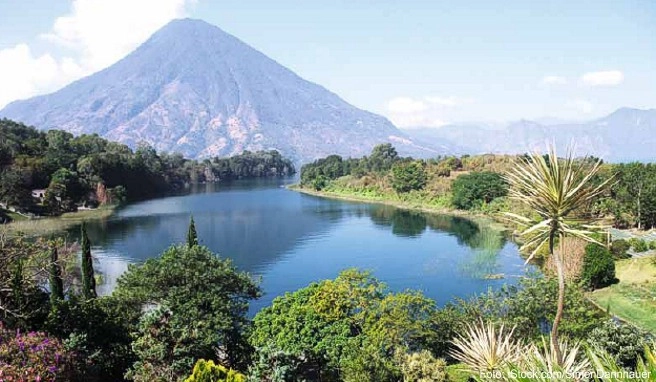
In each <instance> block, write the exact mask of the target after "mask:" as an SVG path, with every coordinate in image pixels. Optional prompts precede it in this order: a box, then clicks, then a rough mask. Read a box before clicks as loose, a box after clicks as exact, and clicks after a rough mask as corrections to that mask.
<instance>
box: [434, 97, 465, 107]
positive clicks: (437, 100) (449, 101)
mask: <svg viewBox="0 0 656 382" xmlns="http://www.w3.org/2000/svg"><path fill="white" fill-rule="evenodd" d="M426 101H427V102H429V103H431V104H433V105H438V106H445V107H456V106H461V105H465V104H469V103H472V102H474V100H473V99H472V98H463V97H456V96H449V97H426Z"/></svg>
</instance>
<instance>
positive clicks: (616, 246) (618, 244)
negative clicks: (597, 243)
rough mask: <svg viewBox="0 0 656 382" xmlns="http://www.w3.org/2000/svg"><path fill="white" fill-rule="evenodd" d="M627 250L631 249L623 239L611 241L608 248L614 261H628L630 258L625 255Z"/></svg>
mask: <svg viewBox="0 0 656 382" xmlns="http://www.w3.org/2000/svg"><path fill="white" fill-rule="evenodd" d="M629 249H631V244H630V243H629V242H628V241H626V240H624V239H619V240H615V241H613V243H612V244H611V247H610V251H611V253H612V254H613V257H615V258H616V259H628V258H629V257H631V255H629V254H628V253H627V252H628V250H629Z"/></svg>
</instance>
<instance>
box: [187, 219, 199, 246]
mask: <svg viewBox="0 0 656 382" xmlns="http://www.w3.org/2000/svg"><path fill="white" fill-rule="evenodd" d="M195 245H198V234H197V233H196V223H194V217H193V216H192V217H191V218H190V219H189V229H188V230H187V246H188V247H189V248H191V247H193V246H195Z"/></svg>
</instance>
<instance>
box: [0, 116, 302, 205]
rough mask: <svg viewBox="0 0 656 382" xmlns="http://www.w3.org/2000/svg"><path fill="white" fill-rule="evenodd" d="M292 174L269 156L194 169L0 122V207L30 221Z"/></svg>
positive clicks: (94, 140) (191, 163) (178, 158)
mask: <svg viewBox="0 0 656 382" xmlns="http://www.w3.org/2000/svg"><path fill="white" fill-rule="evenodd" d="M294 172H295V170H294V166H293V164H292V163H291V161H289V160H287V159H285V158H283V157H282V156H281V155H280V154H279V153H278V152H277V151H261V152H255V153H252V152H248V151H245V152H244V153H243V154H241V155H237V156H233V157H230V158H213V159H208V160H205V161H202V162H198V161H195V160H189V159H185V158H184V157H183V156H182V155H181V154H169V153H158V152H156V151H155V150H154V149H153V148H152V147H150V146H145V145H142V146H139V147H138V148H137V149H136V150H134V151H133V150H131V149H130V148H129V147H128V146H126V145H124V144H120V143H116V142H110V141H108V140H106V139H103V138H101V137H99V136H97V135H95V134H93V135H81V136H78V137H75V136H73V135H72V134H70V133H67V132H65V131H60V130H50V131H48V132H41V131H38V130H36V129H34V128H32V127H28V126H25V125H23V124H21V123H16V122H13V121H11V120H7V119H3V120H0V203H1V204H2V206H3V207H4V208H11V207H13V208H15V209H18V210H22V211H30V212H34V213H37V214H49V215H57V214H59V213H62V212H66V211H71V210H75V209H76V208H77V206H78V205H83V204H84V205H90V206H95V205H99V204H107V203H121V202H123V201H126V200H134V199H142V198H147V197H152V196H155V195H158V194H161V193H164V192H170V191H176V190H181V189H183V188H184V187H185V185H187V184H189V183H193V182H205V181H219V180H231V179H241V178H251V177H268V176H287V175H291V174H293V173H294Z"/></svg>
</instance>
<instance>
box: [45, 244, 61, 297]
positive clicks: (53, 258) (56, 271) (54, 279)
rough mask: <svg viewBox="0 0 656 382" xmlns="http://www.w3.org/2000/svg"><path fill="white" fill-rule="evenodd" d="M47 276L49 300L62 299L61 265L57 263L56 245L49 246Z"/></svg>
mask: <svg viewBox="0 0 656 382" xmlns="http://www.w3.org/2000/svg"><path fill="white" fill-rule="evenodd" d="M48 276H49V281H50V301H51V302H52V303H56V302H57V301H63V300H64V281H63V280H62V271H61V266H60V265H59V256H58V254H57V247H56V246H55V245H52V247H51V248H50V266H49V267H48Z"/></svg>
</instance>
